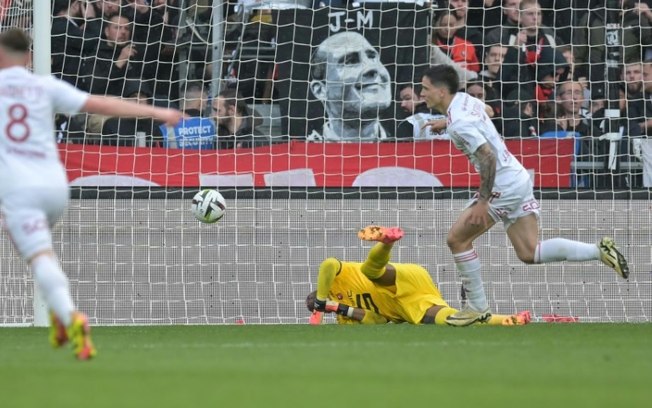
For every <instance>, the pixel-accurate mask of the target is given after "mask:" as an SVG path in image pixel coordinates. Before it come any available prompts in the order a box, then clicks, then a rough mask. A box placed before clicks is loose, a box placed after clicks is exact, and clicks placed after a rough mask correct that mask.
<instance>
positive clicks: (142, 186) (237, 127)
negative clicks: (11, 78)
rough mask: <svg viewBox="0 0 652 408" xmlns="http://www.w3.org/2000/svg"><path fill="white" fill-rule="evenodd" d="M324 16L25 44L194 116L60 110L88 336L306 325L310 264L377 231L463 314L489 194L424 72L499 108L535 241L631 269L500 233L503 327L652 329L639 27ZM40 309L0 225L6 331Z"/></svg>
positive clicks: (166, 21) (404, 6) (272, 15)
mask: <svg viewBox="0 0 652 408" xmlns="http://www.w3.org/2000/svg"><path fill="white" fill-rule="evenodd" d="M35 3H36V4H35ZM39 3H43V4H46V3H48V2H32V1H26V0H23V1H18V0H13V1H11V0H0V22H1V28H2V29H3V30H4V29H6V28H7V27H15V26H17V27H22V28H25V29H27V30H28V31H30V32H31V29H30V28H31V26H32V24H31V15H32V12H33V11H36V10H34V7H42V4H39ZM122 3H124V4H122ZM325 3H328V4H330V7H328V5H327V4H324V3H319V2H317V3H315V4H313V2H312V1H303V0H271V1H267V2H263V1H255V0H254V1H243V2H239V3H238V4H237V5H236V6H235V7H233V6H232V5H231V3H229V4H227V3H226V2H224V4H222V2H218V1H216V2H210V1H200V0H176V1H174V0H169V1H160V0H152V1H142V0H134V1H124V2H121V1H117V0H114V1H111V0H109V1H68V2H60V1H53V2H52V4H53V6H54V9H51V10H48V12H49V13H50V15H51V16H52V12H53V11H54V13H55V15H54V16H52V18H51V21H52V33H51V36H49V37H46V38H38V37H36V36H35V38H34V41H35V48H36V44H38V43H39V41H48V42H49V43H50V45H51V59H50V61H51V62H52V65H51V67H50V68H51V71H52V73H53V74H54V75H56V76H58V77H61V78H63V79H64V80H66V81H68V82H70V83H72V84H73V85H75V86H77V87H79V88H81V89H84V90H87V91H90V92H92V93H98V94H108V95H114V96H118V97H122V98H134V99H137V100H139V101H140V102H141V103H151V104H155V105H158V106H173V107H178V108H180V109H183V110H184V111H186V112H187V114H188V116H189V117H192V118H191V119H188V120H186V121H185V122H184V123H183V124H181V125H179V126H177V127H175V128H165V127H161V126H159V124H156V123H153V122H151V121H150V122H147V121H145V120H117V119H114V118H104V117H95V116H87V115H74V116H72V117H62V116H57V117H56V120H55V123H56V132H55V134H54V135H53V137H56V138H57V140H58V141H59V149H60V153H61V158H62V160H63V162H64V163H65V166H66V168H67V170H68V176H69V179H70V181H71V185H72V193H71V197H72V199H71V202H70V206H69V209H68V210H67V212H66V214H65V216H64V217H63V219H62V220H61V222H60V223H59V224H58V225H57V226H55V227H54V229H53V236H54V242H55V249H56V252H57V253H58V255H59V257H60V260H61V264H62V266H63V269H64V271H65V272H66V274H67V275H68V277H69V280H70V284H71V290H72V295H73V297H74V300H75V303H76V304H77V306H78V307H79V309H81V310H83V311H84V312H86V313H88V314H89V317H90V318H91V323H93V324H99V325H134V324H212V323H214V324H221V323H227V324H228V323H243V322H244V323H247V324H250V323H293V324H294V323H306V322H307V320H308V317H309V312H308V311H307V309H306V307H305V298H306V296H307V295H308V293H309V292H311V291H312V290H315V289H316V280H317V272H318V268H319V264H320V263H321V261H322V260H324V259H325V258H327V257H337V258H339V259H342V260H349V261H362V260H364V259H365V257H366V254H367V251H368V249H369V247H370V245H369V244H367V243H362V242H360V241H359V240H358V238H357V236H356V232H357V230H358V229H359V228H361V227H364V226H366V225H368V224H379V225H398V226H401V227H402V228H403V229H404V230H405V231H406V235H405V237H404V238H403V239H402V240H401V241H400V242H399V243H398V244H397V245H396V246H395V248H394V251H393V254H392V261H394V262H405V263H418V264H421V265H423V266H425V267H426V269H427V270H428V271H429V272H430V275H431V277H432V279H433V281H434V282H436V283H437V285H438V286H439V288H440V290H441V292H442V294H443V297H444V298H445V299H446V300H447V301H448V302H449V303H450V304H451V306H453V307H460V299H459V291H460V284H461V282H460V279H459V277H458V275H457V272H456V270H455V265H454V263H453V260H452V256H451V254H450V252H449V250H448V247H447V245H446V236H447V232H448V229H449V228H450V226H451V225H452V224H453V223H454V222H455V219H456V217H457V215H458V214H459V213H460V212H461V210H462V209H463V208H464V207H465V205H466V203H467V201H468V199H469V198H470V196H471V195H472V193H473V192H474V191H475V190H476V189H477V187H478V185H479V181H480V180H479V178H478V176H477V174H476V172H475V170H474V169H473V168H472V167H471V166H470V164H469V162H468V160H467V159H466V157H464V156H463V155H462V154H461V153H460V152H459V151H458V150H457V149H456V148H455V147H454V146H453V145H452V143H451V142H450V140H449V139H448V136H447V135H446V132H445V129H444V130H441V131H434V130H431V129H430V128H428V127H424V124H425V123H426V122H427V121H428V120H433V119H438V118H440V116H438V115H437V114H436V113H434V112H431V111H429V110H428V109H425V108H424V106H423V104H420V101H419V97H418V94H419V87H420V85H419V84H420V82H421V73H422V72H423V71H424V70H425V69H426V68H427V67H428V66H430V65H431V64H452V66H454V67H456V69H457V70H458V72H459V75H460V77H461V79H462V83H461V86H462V87H463V90H464V91H465V92H468V93H469V94H471V95H473V96H476V97H480V98H483V99H484V100H485V102H486V104H487V105H488V106H490V107H491V111H492V112H491V114H492V115H493V119H492V121H493V122H494V124H495V125H496V126H497V128H498V129H499V130H500V131H501V132H502V134H503V136H504V137H505V139H506V144H507V146H508V148H509V150H510V151H511V152H512V153H513V154H514V155H515V156H516V157H517V158H518V159H519V160H520V161H521V162H522V163H523V164H524V166H525V167H526V168H527V169H528V171H529V172H530V174H531V176H532V180H533V181H534V185H535V194H536V196H537V198H538V199H539V202H540V206H541V209H540V210H541V217H540V226H541V232H540V238H541V239H548V238H553V237H563V238H567V239H573V240H579V241H583V242H590V243H594V242H595V243H597V242H598V241H599V240H600V238H601V237H603V236H611V237H613V238H614V239H615V241H616V243H617V244H618V246H619V247H620V248H621V249H622V252H623V253H624V254H625V255H626V257H627V258H628V261H629V264H630V270H631V275H630V278H629V279H628V280H622V279H620V278H617V276H616V274H615V273H614V272H613V271H612V270H611V269H610V268H608V267H606V266H604V265H602V264H601V263H599V262H597V261H594V262H583V263H552V264H546V265H525V264H523V263H522V262H521V261H520V260H519V259H518V258H517V257H516V255H515V252H514V250H513V247H512V246H511V244H510V242H509V240H508V238H507V235H506V234H505V231H504V228H503V226H502V225H500V224H497V225H496V226H495V227H494V228H493V229H492V230H491V231H490V232H489V233H487V234H485V235H483V236H482V237H480V238H479V239H478V240H477V241H476V243H475V247H476V249H477V251H478V253H479V256H480V259H481V262H482V267H483V270H482V276H483V280H484V284H485V289H486V293H487V295H488V298H489V304H490V307H491V309H492V311H494V312H496V313H513V312H517V311H522V310H529V311H531V312H532V314H533V316H534V318H535V320H536V321H545V320H547V319H554V318H555V316H557V317H558V316H573V317H577V318H579V321H581V322H649V321H651V320H652V275H650V269H651V266H652V265H651V262H652V261H651V259H652V249H651V248H652V245H651V244H652V242H651V241H652V238H651V237H652V231H651V230H650V228H651V227H650V226H651V225H652V215H651V212H650V204H649V203H650V194H649V190H648V189H647V187H648V186H649V185H648V184H647V179H648V174H647V173H646V172H645V170H644V168H645V167H646V166H647V165H649V163H650V161H649V160H648V158H649V157H650V155H652V149H651V148H650V147H648V143H647V140H646V139H647V136H646V135H647V128H646V120H645V118H646V117H647V114H646V111H645V109H646V106H647V104H648V103H649V102H648V101H647V100H646V99H645V97H644V95H646V94H648V93H647V92H648V91H647V88H648V87H649V86H651V85H649V83H648V82H647V81H645V80H644V77H643V75H644V73H645V72H647V71H646V70H647V69H649V68H652V67H650V66H649V65H650V64H649V63H647V62H645V58H646V55H647V52H648V51H649V45H650V44H652V39H650V38H647V36H648V34H647V33H648V32H647V31H646V30H644V29H643V28H641V26H640V25H638V26H637V25H635V24H634V25H632V24H629V20H627V21H628V22H626V23H623V21H620V20H619V21H616V20H615V19H614V17H613V13H612V11H613V10H615V9H614V7H613V5H612V2H611V1H610V0H609V1H607V0H601V1H599V2H595V3H596V4H591V7H592V9H591V10H593V11H589V9H588V7H587V8H578V7H575V6H576V5H577V4H576V3H578V4H579V3H581V2H571V1H566V2H562V1H546V0H539V2H538V3H537V2H531V1H530V0H521V4H520V6H519V1H514V0H503V1H499V0H496V1H493V2H491V1H485V2H482V1H472V0H468V1H467V0H451V1H450V2H446V1H441V0H440V1H432V2H422V1H410V2H408V1H379V2H361V3H356V2H348V6H346V5H340V4H339V2H335V1H331V2H325ZM449 3H450V4H449ZM597 3H600V4H597ZM344 4H346V2H344ZM483 4H485V5H483ZM571 5H572V6H573V7H571ZM587 6H588V5H587ZM606 6H609V7H606ZM514 7H516V8H515V9H513V8H514ZM605 7H606V8H605ZM618 7H620V6H618ZM600 10H602V11H603V12H599V11H600ZM616 11H618V12H619V10H616ZM630 12H631V10H626V12H625V14H624V15H626V16H630V14H627V13H630ZM514 19H516V23H514ZM600 27H601V28H600ZM623 27H626V28H623ZM590 30H592V31H590ZM599 30H602V31H600V32H601V33H602V34H601V36H597V35H596V34H595V33H597V32H598V31H599ZM589 31H590V32H591V33H593V34H591V35H587V33H588V32H589ZM596 37H599V38H600V40H599V41H598V40H596ZM596 41H598V42H596ZM596 50H598V51H596ZM599 50H601V51H599ZM600 52H602V54H600ZM607 62H608V63H607ZM614 67H615V68H614ZM650 73H651V74H652V71H650ZM625 79H626V81H625ZM621 81H622V82H621ZM229 92H231V93H229ZM234 101H235V102H234ZM619 102H622V103H621V105H622V104H624V105H626V106H625V107H629V109H625V107H622V108H621V107H619ZM640 107H642V108H640ZM637 109H638V110H637ZM235 112H238V114H237V115H236V113H235ZM216 115H219V119H218V120H214V119H215V118H216ZM234 116H243V119H238V120H234V119H233V117H234ZM252 129H254V131H253V132H252ZM637 130H638V131H637ZM238 132H239V133H238ZM202 187H209V188H217V189H219V191H220V192H221V193H222V194H223V195H224V196H225V197H226V200H227V207H228V208H227V211H226V215H225V217H224V218H223V219H222V220H221V221H220V222H219V223H217V224H211V225H209V224H201V223H199V222H198V221H196V220H195V219H194V218H193V216H192V214H191V213H190V200H191V198H192V196H193V195H194V194H195V193H196V192H197V191H198V190H199V189H200V188H202ZM33 293H34V289H33V280H32V277H31V275H30V273H29V271H28V270H27V267H26V266H25V264H24V262H23V261H22V260H21V259H20V258H19V257H18V256H17V254H16V252H15V250H14V249H13V248H12V246H11V243H10V241H9V239H8V237H7V235H6V234H4V233H3V235H2V239H1V241H0V325H14V324H33V323H34V314H35V310H34V305H33V304H34V299H33V298H34V295H33Z"/></svg>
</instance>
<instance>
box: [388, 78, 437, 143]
mask: <svg viewBox="0 0 652 408" xmlns="http://www.w3.org/2000/svg"><path fill="white" fill-rule="evenodd" d="M419 93H420V90H419V89H418V87H415V86H413V85H412V84H407V85H404V86H403V87H402V88H401V90H400V93H399V98H400V100H401V109H403V111H404V112H405V113H406V114H407V115H408V116H407V117H406V118H405V119H403V120H402V121H401V122H399V124H398V127H397V129H396V138H397V139H400V140H433V139H446V140H448V139H449V137H448V135H447V134H446V116H444V115H441V114H439V113H434V112H432V111H431V110H430V109H428V107H427V106H426V104H425V102H423V101H422V100H421V98H420V97H419ZM435 121H436V122H437V125H433V122H435Z"/></svg>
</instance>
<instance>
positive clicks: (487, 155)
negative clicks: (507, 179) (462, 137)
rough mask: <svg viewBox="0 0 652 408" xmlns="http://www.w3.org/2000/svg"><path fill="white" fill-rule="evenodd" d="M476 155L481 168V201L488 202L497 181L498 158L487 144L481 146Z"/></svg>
mask: <svg viewBox="0 0 652 408" xmlns="http://www.w3.org/2000/svg"><path fill="white" fill-rule="evenodd" d="M474 154H475V157H476V159H477V160H478V165H479V167H480V191H479V193H480V200H483V201H486V202H488V201H489V200H490V199H491V190H492V189H493V187H494V181H495V180H496V156H495V155H494V152H493V151H492V150H491V148H490V147H489V144H487V143H485V144H483V145H482V146H480V147H479V148H478V150H476V151H475V153H474Z"/></svg>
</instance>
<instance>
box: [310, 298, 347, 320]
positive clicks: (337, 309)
mask: <svg viewBox="0 0 652 408" xmlns="http://www.w3.org/2000/svg"><path fill="white" fill-rule="evenodd" d="M313 306H314V309H315V311H318V312H326V313H336V314H338V315H340V316H346V317H353V310H354V308H352V307H350V306H347V305H345V304H342V303H338V302H335V301H333V300H319V299H316V298H315V304H314V305H313Z"/></svg>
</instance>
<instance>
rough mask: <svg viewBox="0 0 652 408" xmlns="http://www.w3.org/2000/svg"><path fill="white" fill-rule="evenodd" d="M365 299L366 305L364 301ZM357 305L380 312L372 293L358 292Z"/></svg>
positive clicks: (356, 296)
mask: <svg viewBox="0 0 652 408" xmlns="http://www.w3.org/2000/svg"><path fill="white" fill-rule="evenodd" d="M363 301H364V306H363V305H362V302H363ZM355 303H356V307H357V308H359V309H367V310H373V311H374V312H376V313H378V306H376V304H375V303H374V300H373V299H372V297H371V293H358V294H356V295H355Z"/></svg>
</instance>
